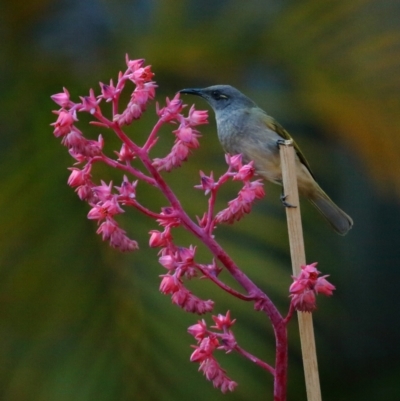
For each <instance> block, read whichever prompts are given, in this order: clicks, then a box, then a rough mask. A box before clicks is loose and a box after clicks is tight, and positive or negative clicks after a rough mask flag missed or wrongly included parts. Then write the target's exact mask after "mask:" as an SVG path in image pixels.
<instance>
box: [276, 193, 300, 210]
mask: <svg viewBox="0 0 400 401" xmlns="http://www.w3.org/2000/svg"><path fill="white" fill-rule="evenodd" d="M286 198H287V195H285V194H282V195H281V196H280V199H281V202H282V205H283V206H285V207H297V206H295V205H292V204H291V203H288V202H286Z"/></svg>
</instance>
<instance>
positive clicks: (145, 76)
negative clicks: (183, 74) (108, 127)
mask: <svg viewBox="0 0 400 401" xmlns="http://www.w3.org/2000/svg"><path fill="white" fill-rule="evenodd" d="M126 63H127V66H128V70H127V71H126V72H125V74H123V75H122V74H121V73H120V76H119V80H118V85H117V86H116V87H114V85H113V82H112V80H111V81H110V85H105V84H100V86H101V89H102V97H103V99H106V101H111V100H113V99H114V98H115V97H116V96H119V93H120V92H121V85H122V83H123V82H124V81H126V80H129V81H131V82H133V84H134V85H135V90H134V91H133V92H132V95H131V99H130V100H129V103H128V105H127V107H126V108H125V110H124V111H123V112H122V113H121V114H115V115H114V118H113V119H114V121H116V122H117V123H118V125H119V126H123V125H129V124H131V123H132V121H133V120H137V119H138V118H140V117H141V115H142V113H143V112H144V111H145V110H146V105H147V103H148V102H149V100H152V99H154V96H155V94H156V87H157V85H156V83H155V82H153V81H152V80H151V79H152V78H153V76H154V73H153V72H152V71H151V66H149V65H148V66H145V67H144V60H143V59H139V60H129V59H128V57H127V58H126Z"/></svg>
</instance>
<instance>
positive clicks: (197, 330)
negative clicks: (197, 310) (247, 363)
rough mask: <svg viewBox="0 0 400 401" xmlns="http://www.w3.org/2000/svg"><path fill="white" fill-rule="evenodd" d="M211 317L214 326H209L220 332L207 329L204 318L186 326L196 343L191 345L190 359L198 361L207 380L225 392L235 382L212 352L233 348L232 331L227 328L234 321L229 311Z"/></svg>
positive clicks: (231, 349)
mask: <svg viewBox="0 0 400 401" xmlns="http://www.w3.org/2000/svg"><path fill="white" fill-rule="evenodd" d="M212 318H213V320H214V322H215V326H211V328H213V329H216V330H219V331H222V333H218V332H212V331H210V330H208V328H207V324H206V322H205V321H204V319H203V320H199V321H198V322H197V324H195V325H193V326H190V327H189V328H188V333H189V334H191V335H192V336H193V337H194V338H195V339H196V340H197V345H196V346H193V348H194V349H195V350H194V352H193V353H192V355H191V357H190V361H191V362H198V363H200V367H199V370H200V371H202V372H203V374H204V375H205V377H206V378H207V380H210V381H212V383H213V385H214V387H217V388H219V389H221V391H222V392H223V393H226V392H227V391H233V390H234V389H235V388H236V386H237V383H236V382H234V381H233V380H231V379H230V378H229V377H228V376H227V375H226V371H225V370H224V369H222V368H221V366H220V364H219V363H218V362H217V360H216V359H215V357H214V355H213V354H214V351H216V350H225V351H226V352H227V353H228V352H231V351H233V350H235V347H236V340H235V337H234V335H233V333H232V331H231V330H229V328H230V327H231V326H232V325H233V324H234V323H235V319H233V320H231V318H230V312H229V311H228V312H227V313H226V315H221V314H220V315H218V316H212Z"/></svg>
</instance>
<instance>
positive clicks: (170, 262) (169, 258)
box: [158, 255, 177, 270]
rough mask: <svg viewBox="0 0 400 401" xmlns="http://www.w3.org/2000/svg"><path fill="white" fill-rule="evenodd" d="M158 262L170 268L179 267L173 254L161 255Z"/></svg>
mask: <svg viewBox="0 0 400 401" xmlns="http://www.w3.org/2000/svg"><path fill="white" fill-rule="evenodd" d="M158 262H159V263H160V265H162V266H164V267H165V268H166V269H168V270H174V269H175V268H176V267H177V262H176V259H175V257H174V256H173V255H163V256H160V257H159V258H158Z"/></svg>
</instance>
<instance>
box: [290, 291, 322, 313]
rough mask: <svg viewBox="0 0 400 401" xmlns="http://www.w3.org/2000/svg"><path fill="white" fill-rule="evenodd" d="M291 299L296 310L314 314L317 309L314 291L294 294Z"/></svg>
mask: <svg viewBox="0 0 400 401" xmlns="http://www.w3.org/2000/svg"><path fill="white" fill-rule="evenodd" d="M291 297H292V304H293V306H294V308H295V309H296V310H298V311H300V312H312V311H313V310H315V309H317V305H316V298H315V293H314V291H312V290H306V291H304V292H302V293H300V294H292V295H291Z"/></svg>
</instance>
